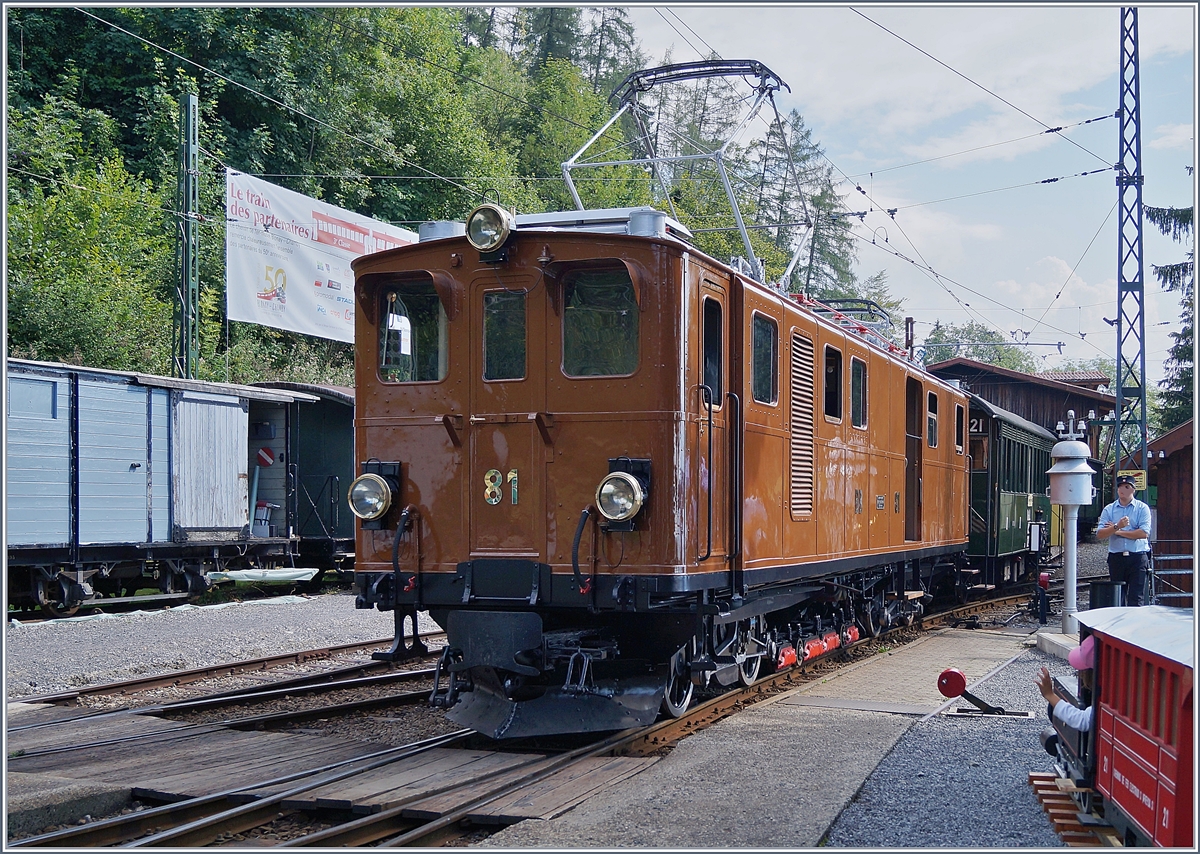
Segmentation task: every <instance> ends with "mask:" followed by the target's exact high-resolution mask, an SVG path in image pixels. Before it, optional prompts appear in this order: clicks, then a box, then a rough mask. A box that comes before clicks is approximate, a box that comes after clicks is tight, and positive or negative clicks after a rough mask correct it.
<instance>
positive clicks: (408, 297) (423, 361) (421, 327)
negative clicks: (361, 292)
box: [379, 282, 449, 383]
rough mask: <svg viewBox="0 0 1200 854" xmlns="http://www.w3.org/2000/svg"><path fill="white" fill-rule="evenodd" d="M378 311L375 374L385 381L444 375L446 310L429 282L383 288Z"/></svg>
mask: <svg viewBox="0 0 1200 854" xmlns="http://www.w3.org/2000/svg"><path fill="white" fill-rule="evenodd" d="M381 303H382V304H381V306H380V312H379V376H380V378H381V379H382V380H383V381H384V382H388V383H412V382H436V381H437V380H442V379H445V378H446V367H447V362H448V361H449V358H448V354H449V347H448V336H447V331H446V330H447V325H446V312H445V310H443V308H442V302H441V300H439V299H438V295H437V292H436V291H435V290H434V288H433V282H414V283H412V284H405V285H401V286H397V287H394V288H389V289H385V290H384V291H383V294H382V295H381Z"/></svg>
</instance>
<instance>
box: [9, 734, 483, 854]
mask: <svg viewBox="0 0 1200 854" xmlns="http://www.w3.org/2000/svg"><path fill="white" fill-rule="evenodd" d="M472 736H474V733H473V732H471V731H470V730H465V729H464V730H459V731H457V732H453V733H449V734H448V735H441V736H436V737H434V738H428V739H423V740H421V741H415V742H413V743H411V744H406V745H402V746H399V747H390V748H387V749H385V750H379V751H376V752H374V753H368V754H366V755H364V756H358V757H355V758H353V759H343V760H339V761H337V762H331V763H328V764H326V765H321V766H318V767H316V768H309V769H306V770H303V771H294V772H292V773H290V774H285V775H282V776H279V777H274V778H271V779H267V780H262V781H257V782H254V783H251V784H247V785H242V786H237V787H235V788H232V789H225V790H223V791H220V792H214V793H213V794H211V795H204V796H201V797H198V798H189V799H188V800H186V801H180V802H178V803H174V804H167V805H165V806H161V807H154V808H152V809H148V810H142V811H141V812H136V813H130V814H128V815H122V816H116V817H114V818H110V819H104V820H101V821H96V822H92V823H90V824H86V825H81V826H79V827H70V828H67V829H65V830H58V831H54V832H52V833H43V834H41V835H39V836H31V837H29V838H27V839H21V840H18V841H15V842H9V843H8V845H9V847H12V848H22V847H24V848H35V847H43V846H45V847H55V848H62V847H91V846H101V845H114V844H118V843H121V842H127V841H129V840H136V841H134V842H133V843H131V844H130V847H135V846H141V845H152V844H160V841H176V840H168V839H162V840H160V839H159V838H160V837H165V836H167V835H169V834H173V833H176V832H181V831H183V830H184V829H185V828H188V830H187V831H186V832H187V833H189V834H192V835H195V836H198V837H200V838H202V837H203V835H204V834H203V833H202V832H201V830H202V828H204V827H205V826H213V827H216V826H218V825H222V824H224V825H225V829H220V830H216V831H215V832H213V833H212V834H211V838H212V839H215V838H216V837H217V836H219V835H221V833H226V832H239V831H230V830H228V827H229V826H234V825H237V824H244V822H245V821H248V820H250V819H249V818H247V816H249V815H250V813H251V812H253V810H250V809H246V808H247V807H258V806H262V807H269V811H270V812H271V813H272V814H274V813H276V812H278V808H277V806H276V805H277V804H279V803H282V801H283V800H284V799H285V798H289V797H293V796H294V795H297V794H300V793H302V792H305V791H308V790H310V789H314V788H317V787H320V786H324V785H326V784H328V783H334V782H337V781H338V780H342V779H345V778H346V777H350V776H353V775H355V774H359V773H362V772H364V771H369V770H372V769H374V768H381V767H383V766H385V765H388V764H390V763H392V762H397V761H399V760H402V759H406V758H408V757H410V756H415V755H417V754H419V753H423V752H425V751H427V750H432V749H434V748H437V747H447V746H452V745H454V744H456V743H460V742H465V741H467V740H468V739H469V738H471V737H472ZM363 763H365V764H363ZM359 765H362V767H358V766H359ZM351 766H353V767H351ZM339 769H340V770H339ZM313 775H319V776H317V777H315V778H314V779H312V780H309V781H307V782H305V783H304V784H303V785H300V786H295V787H292V788H290V789H288V790H287V791H285V792H279V793H277V794H275V795H272V796H270V797H269V798H263V799H259V800H254V801H251V802H249V803H240V804H236V805H233V803H232V800H231V799H233V798H234V797H235V796H238V795H240V794H244V793H246V792H250V791H253V790H254V789H260V788H264V787H266V786H278V785H282V784H285V783H291V782H295V781H296V780H301V779H304V778H306V777H312V776H313ZM261 823H262V821H261V820H260V821H257V822H255V823H254V824H250V825H249V826H248V827H245V826H243V827H241V830H247V829H249V828H250V827H256V826H258V824H261ZM164 824H168V825H172V827H171V828H170V829H168V830H164V831H160V832H158V833H155V834H154V836H151V837H146V838H144V839H139V838H138V837H143V836H145V834H147V833H149V832H151V831H154V830H156V828H159V827H162V826H163V825H164ZM208 841H211V839H210V840H208ZM179 844H183V843H179ZM194 844H204V841H203V840H202V841H200V842H197V843H194Z"/></svg>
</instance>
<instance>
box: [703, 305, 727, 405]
mask: <svg viewBox="0 0 1200 854" xmlns="http://www.w3.org/2000/svg"><path fill="white" fill-rule="evenodd" d="M704 384H705V385H706V386H708V387H709V388H710V389H712V393H713V405H714V406H720V405H721V401H722V400H723V399H724V395H725V390H724V389H723V388H722V386H721V304H720V303H719V302H717V301H716V300H715V299H709V298H707V297H706V298H705V300H704Z"/></svg>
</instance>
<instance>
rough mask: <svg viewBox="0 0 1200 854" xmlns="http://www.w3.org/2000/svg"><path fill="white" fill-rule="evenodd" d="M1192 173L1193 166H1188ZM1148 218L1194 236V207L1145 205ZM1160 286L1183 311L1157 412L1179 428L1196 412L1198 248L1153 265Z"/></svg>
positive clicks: (1181, 236)
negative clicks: (1175, 296) (1172, 261)
mask: <svg viewBox="0 0 1200 854" xmlns="http://www.w3.org/2000/svg"><path fill="white" fill-rule="evenodd" d="M1188 171H1189V172H1191V171H1192V170H1191V168H1190V167H1189V169H1188ZM1143 210H1144V211H1145V213H1146V219H1148V220H1150V222H1151V223H1153V224H1154V225H1155V226H1157V227H1158V230H1159V231H1161V232H1162V233H1163V234H1164V235H1166V236H1168V237H1170V238H1171V239H1172V240H1174V241H1175V242H1176V243H1181V242H1183V241H1185V240H1188V239H1190V238H1191V236H1192V229H1193V221H1192V209H1191V208H1154V207H1149V206H1146V207H1145V208H1143ZM1151 269H1152V270H1153V271H1154V276H1155V278H1157V279H1158V283H1159V285H1161V286H1162V287H1163V288H1164V289H1166V290H1168V291H1171V292H1178V293H1179V297H1180V302H1181V303H1182V307H1183V311H1182V312H1181V313H1180V323H1179V331H1178V332H1172V333H1170V335H1171V338H1172V339H1174V341H1175V343H1174V344H1173V345H1172V346H1171V348H1170V350H1169V351H1168V354H1169V355H1168V356H1167V359H1166V360H1165V361H1164V362H1163V368H1164V371H1165V374H1166V376H1165V378H1164V379H1163V381H1162V382H1161V383H1160V384H1159V385H1160V387H1161V392H1162V393H1161V397H1160V400H1161V407H1160V410H1159V412H1158V413H1157V414H1158V422H1159V426H1160V428H1161V429H1162V430H1163V431H1164V432H1165V431H1166V430H1170V429H1172V428H1174V427H1178V426H1179V425H1180V424H1182V423H1183V422H1185V421H1187V420H1188V419H1189V418H1193V417H1194V415H1195V409H1196V404H1195V398H1194V396H1193V384H1194V381H1195V365H1196V362H1195V358H1196V357H1195V339H1196V336H1195V316H1196V287H1195V285H1196V279H1195V250H1189V251H1188V253H1187V257H1186V259H1185V260H1183V261H1181V262H1179V263H1177V264H1164V265H1163V266H1161V267H1160V266H1154V265H1151Z"/></svg>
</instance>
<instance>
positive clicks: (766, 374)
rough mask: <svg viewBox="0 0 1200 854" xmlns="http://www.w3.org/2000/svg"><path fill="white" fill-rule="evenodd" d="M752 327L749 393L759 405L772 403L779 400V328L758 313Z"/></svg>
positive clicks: (772, 321) (769, 319)
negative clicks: (750, 386)
mask: <svg viewBox="0 0 1200 854" xmlns="http://www.w3.org/2000/svg"><path fill="white" fill-rule="evenodd" d="M752 326H753V332H752V338H753V348H754V352H753V354H752V358H753V365H752V369H753V370H752V380H751V383H752V385H753V388H752V389H751V391H752V392H753V394H754V399H755V400H757V401H758V402H759V403H774V402H775V401H777V400H779V327H778V326H777V325H776V324H775V321H774V320H772V319H771V318H769V317H765V316H763V315H761V314H758V313H755V315H754V321H753V323H752Z"/></svg>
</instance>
